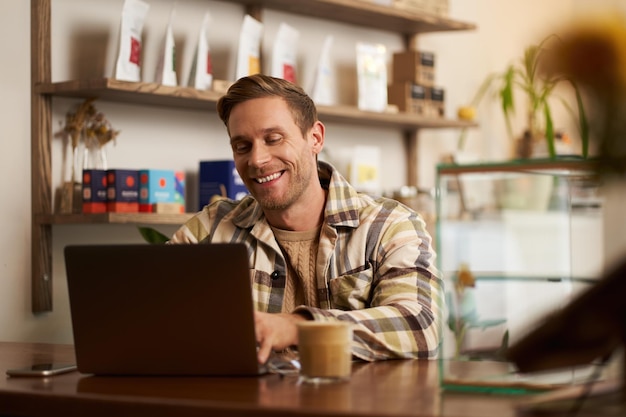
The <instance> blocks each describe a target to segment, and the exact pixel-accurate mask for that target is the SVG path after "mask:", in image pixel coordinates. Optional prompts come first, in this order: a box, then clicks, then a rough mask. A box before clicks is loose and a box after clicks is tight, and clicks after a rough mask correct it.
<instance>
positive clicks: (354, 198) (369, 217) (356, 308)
mask: <svg viewBox="0 0 626 417" xmlns="http://www.w3.org/2000/svg"><path fill="white" fill-rule="evenodd" d="M319 173H320V182H321V184H322V186H323V187H324V188H326V189H327V190H328V197H327V201H326V208H325V215H324V219H325V220H324V224H323V226H322V230H321V235H320V242H319V251H318V257H317V264H316V272H317V273H316V275H317V290H318V296H319V300H320V308H316V307H311V306H298V307H297V308H296V309H295V310H294V312H307V313H308V315H310V316H311V317H312V318H313V319H314V320H319V321H333V320H344V321H349V322H352V323H354V325H355V327H354V340H353V346H352V352H353V355H354V356H356V357H358V358H360V359H363V360H367V361H373V360H382V359H399V358H434V357H436V355H437V351H438V347H439V344H440V338H441V329H440V325H439V323H438V319H439V317H440V313H441V312H442V311H443V308H444V297H443V282H442V280H441V277H440V274H439V272H438V270H437V269H436V267H435V265H434V262H435V254H434V251H433V249H432V245H431V237H430V236H429V234H428V233H427V232H426V228H425V223H424V221H423V219H422V218H421V217H420V216H419V215H418V214H416V213H415V212H414V211H412V210H410V209H408V208H407V207H406V206H404V205H402V204H400V203H398V202H396V201H395V200H392V199H387V198H376V199H375V198H373V197H371V196H368V195H365V194H360V193H357V192H356V191H355V189H354V188H353V187H352V186H350V184H348V182H347V181H346V180H345V179H344V178H343V177H342V176H341V175H340V174H339V173H338V172H337V170H335V169H334V168H333V167H332V166H330V165H329V164H327V163H324V162H319ZM211 242H244V243H245V244H246V245H247V247H248V253H249V255H250V266H251V271H250V273H251V281H252V289H253V298H254V303H255V308H256V309H257V310H258V311H265V312H280V311H281V305H282V300H283V293H284V289H285V274H286V270H287V267H286V265H285V262H286V261H285V258H284V256H283V254H282V252H281V250H280V247H279V246H278V243H277V242H276V240H275V238H274V235H273V233H272V230H271V228H270V226H269V224H268V223H267V220H266V219H265V216H264V215H263V211H262V209H261V206H260V205H259V204H258V203H257V202H256V200H254V198H252V197H251V196H248V197H245V198H243V199H242V200H241V201H232V200H228V199H225V200H219V201H217V202H214V203H212V204H210V205H207V206H206V207H205V208H204V209H203V210H202V211H201V212H199V213H198V214H197V215H196V216H194V217H193V218H191V219H190V220H189V221H188V222H186V223H185V224H184V225H183V226H182V227H181V228H180V229H179V230H178V231H176V233H175V234H174V235H173V237H172V239H171V240H170V243H211Z"/></svg>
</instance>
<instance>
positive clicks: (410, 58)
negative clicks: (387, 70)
mask: <svg viewBox="0 0 626 417" xmlns="http://www.w3.org/2000/svg"><path fill="white" fill-rule="evenodd" d="M392 81H393V83H401V82H411V83H414V84H418V85H423V86H425V87H432V86H434V85H435V54H433V53H432V52H425V51H405V52H396V53H394V54H393V80H392Z"/></svg>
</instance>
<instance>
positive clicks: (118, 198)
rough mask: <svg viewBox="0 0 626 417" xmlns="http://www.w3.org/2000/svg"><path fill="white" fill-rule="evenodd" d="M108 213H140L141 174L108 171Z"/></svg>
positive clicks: (117, 170) (126, 171)
mask: <svg viewBox="0 0 626 417" xmlns="http://www.w3.org/2000/svg"><path fill="white" fill-rule="evenodd" d="M107 211H110V212H115V213H137V212H139V172H138V171H137V170H130V169H109V170H107Z"/></svg>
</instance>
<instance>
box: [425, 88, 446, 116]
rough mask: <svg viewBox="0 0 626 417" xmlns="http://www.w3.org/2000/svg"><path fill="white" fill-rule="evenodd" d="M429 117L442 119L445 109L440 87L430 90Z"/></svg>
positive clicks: (443, 91)
mask: <svg viewBox="0 0 626 417" xmlns="http://www.w3.org/2000/svg"><path fill="white" fill-rule="evenodd" d="M428 104H429V113H430V114H429V115H430V116H432V117H444V116H445V112H446V108H445V90H444V89H443V88H440V87H432V88H431V89H430V100H429V103H428Z"/></svg>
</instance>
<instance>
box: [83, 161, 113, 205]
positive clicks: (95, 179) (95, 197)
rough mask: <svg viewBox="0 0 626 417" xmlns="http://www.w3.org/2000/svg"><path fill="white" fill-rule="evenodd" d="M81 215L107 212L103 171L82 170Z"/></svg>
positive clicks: (105, 176)
mask: <svg viewBox="0 0 626 417" xmlns="http://www.w3.org/2000/svg"><path fill="white" fill-rule="evenodd" d="M82 187H83V192H82V195H83V208H82V211H83V213H105V212H106V211H107V173H106V171H105V170H103V169H84V170H83V185H82Z"/></svg>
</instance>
